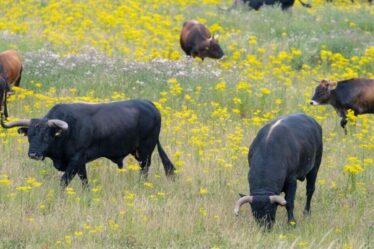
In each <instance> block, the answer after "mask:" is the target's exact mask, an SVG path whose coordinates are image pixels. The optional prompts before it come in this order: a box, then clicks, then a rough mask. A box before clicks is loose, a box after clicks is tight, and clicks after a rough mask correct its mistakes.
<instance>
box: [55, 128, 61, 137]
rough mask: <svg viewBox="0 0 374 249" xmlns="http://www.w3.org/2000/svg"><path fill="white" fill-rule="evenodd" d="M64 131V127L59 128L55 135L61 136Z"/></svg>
mask: <svg viewBox="0 0 374 249" xmlns="http://www.w3.org/2000/svg"><path fill="white" fill-rule="evenodd" d="M62 132H63V130H62V129H58V130H57V131H56V132H55V134H54V136H55V137H59V136H61V134H62Z"/></svg>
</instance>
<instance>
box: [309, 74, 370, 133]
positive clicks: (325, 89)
mask: <svg viewBox="0 0 374 249" xmlns="http://www.w3.org/2000/svg"><path fill="white" fill-rule="evenodd" d="M310 104H311V105H325V104H330V105H332V106H333V107H334V108H335V110H336V112H337V113H338V115H339V116H340V117H341V118H342V119H341V121H340V125H341V127H343V129H344V131H345V133H346V134H347V130H346V128H345V125H346V124H347V111H348V109H351V110H353V112H354V115H355V116H357V115H360V114H365V113H374V79H365V78H358V79H349V80H343V81H338V82H331V81H328V80H321V81H320V84H319V85H318V86H317V87H316V89H315V93H314V96H313V98H312V99H311V101H310Z"/></svg>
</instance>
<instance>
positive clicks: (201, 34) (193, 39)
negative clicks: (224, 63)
mask: <svg viewBox="0 0 374 249" xmlns="http://www.w3.org/2000/svg"><path fill="white" fill-rule="evenodd" d="M180 45H181V47H182V49H183V51H184V52H185V53H186V55H188V56H192V57H199V58H201V59H202V60H204V58H206V57H208V58H212V59H221V58H222V57H223V56H224V53H223V51H222V49H221V47H220V45H219V43H218V39H217V38H215V37H214V36H212V35H211V34H210V32H209V30H208V29H207V28H206V27H205V26H204V25H203V24H201V23H199V22H198V21H195V20H191V21H187V22H185V23H184V24H183V29H182V32H181V34H180Z"/></svg>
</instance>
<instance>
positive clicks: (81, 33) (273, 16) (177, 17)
mask: <svg viewBox="0 0 374 249" xmlns="http://www.w3.org/2000/svg"><path fill="white" fill-rule="evenodd" d="M230 2H231V0H225V1H223V0H222V1H220V0H188V1H185V0H176V1H169V0H127V1H115V0H113V1H104V0H99V1H91V0H87V1H73V0H62V1H36V0H25V1H12V0H0V51H3V50H5V49H9V48H14V49H17V50H18V51H20V52H21V53H22V55H23V57H24V71H23V76H22V81H21V87H20V88H15V89H14V90H15V94H14V95H13V96H11V98H10V103H9V112H10V115H11V116H10V118H9V119H10V120H15V119H21V118H32V117H42V116H43V115H45V114H46V112H47V111H48V110H49V109H50V108H51V107H52V106H53V105H54V104H56V103H68V102H77V101H86V102H104V101H117V100H123V99H130V98H142V99H150V100H152V101H153V102H154V103H155V104H156V105H157V107H158V108H159V109H160V111H161V113H162V118H163V120H162V130H161V143H162V144H163V147H164V149H165V151H166V152H167V154H168V155H169V157H170V158H171V160H172V161H173V162H174V164H175V166H176V168H177V178H176V181H175V182H172V181H168V180H167V179H166V178H165V176H164V172H163V167H162V164H161V162H160V159H159V157H158V154H157V152H156V151H155V153H154V156H153V164H152V166H151V168H150V174H149V178H148V180H147V181H144V180H140V179H139V167H138V165H137V163H136V162H135V160H134V159H133V158H131V157H128V158H127V159H126V163H125V165H126V166H125V167H124V169H122V170H119V169H117V167H116V165H114V164H113V163H111V162H110V161H109V160H104V159H100V160H97V161H94V162H92V163H90V164H89V165H88V167H87V169H88V174H89V176H88V177H89V180H90V183H91V189H90V190H89V191H85V190H83V189H82V187H81V185H80V182H79V179H74V180H73V182H72V184H71V185H70V186H69V187H68V188H67V189H66V190H65V191H61V189H60V186H59V178H60V176H61V173H60V172H58V171H57V170H56V169H55V168H54V167H53V165H52V162H51V161H50V160H48V159H46V160H45V161H43V162H40V161H32V160H31V159H29V158H28V157H27V150H28V142H27V138H25V137H22V136H21V135H19V134H17V131H16V129H11V130H4V129H1V130H0V155H1V162H0V217H1V218H0V248H215V249H217V248H344V249H353V248H373V247H374V239H373V237H374V232H373V230H374V208H373V207H374V199H373V194H374V168H373V167H374V134H373V132H374V116H373V115H364V116H359V117H357V118H356V117H354V116H353V115H352V114H350V115H349V123H348V135H344V131H343V129H341V128H340V126H339V118H338V116H337V115H336V113H335V111H334V110H333V108H332V107H330V106H318V107H313V106H310V105H309V100H310V98H311V96H312V94H313V91H314V88H315V86H316V84H317V83H315V82H314V79H322V78H329V79H331V80H341V79H348V78H352V77H371V78H374V6H369V5H368V4H367V1H364V0H362V1H356V3H354V4H352V3H351V2H350V1H349V0H345V1H334V3H332V4H327V3H325V1H324V0H313V1H312V2H311V3H312V5H313V8H312V9H305V8H303V7H301V5H300V4H299V3H296V4H295V6H294V8H293V9H292V10H291V11H289V12H282V11H281V10H280V9H279V8H270V7H268V8H263V9H261V11H257V12H255V11H251V12H248V11H247V10H246V9H244V8H238V9H237V10H233V11H231V12H223V11H220V10H218V9H217V5H221V6H223V5H226V6H227V5H229V4H230ZM188 19H197V20H199V21H201V22H203V23H204V24H206V25H207V26H208V27H209V28H210V29H211V31H212V32H213V33H215V34H219V35H220V36H219V41H220V44H221V46H222V48H223V50H224V51H225V53H226V58H225V59H224V60H221V61H213V60H209V59H206V60H205V61H204V62H201V61H200V60H198V59H196V60H193V61H188V60H187V59H186V58H185V56H184V54H183V52H182V50H181V49H180V47H179V32H180V30H181V27H182V24H183V22H184V21H185V20H188ZM296 112H305V113H307V114H309V115H311V116H312V117H314V118H315V119H316V120H317V121H318V122H319V123H320V124H321V126H322V128H323V134H324V135H323V139H324V155H323V160H322V164H321V168H320V171H319V176H318V179H317V189H316V192H315V194H314V197H313V200H312V216H311V217H303V215H302V210H303V207H304V204H305V199H306V198H305V183H304V182H299V184H298V185H299V186H298V191H297V196H296V200H295V215H296V219H297V222H298V223H297V226H296V227H290V226H289V225H288V224H287V222H286V220H287V218H286V210H285V209H283V208H278V213H277V223H276V225H275V227H274V229H273V230H272V231H271V232H263V231H262V230H261V229H260V228H259V227H258V226H257V224H256V223H255V221H254V219H253V217H252V215H251V213H250V209H249V207H248V206H247V207H246V208H242V211H241V214H240V216H239V217H235V216H234V214H233V206H234V203H235V201H236V200H237V198H238V193H239V192H244V193H247V192H248V181H247V173H248V161H247V153H248V146H249V144H250V143H251V141H252V139H253V138H254V136H255V134H256V132H257V131H258V130H259V129H260V128H261V127H262V126H263V125H264V124H265V123H266V122H268V121H269V120H271V119H273V118H275V117H277V116H279V115H284V114H289V113H296Z"/></svg>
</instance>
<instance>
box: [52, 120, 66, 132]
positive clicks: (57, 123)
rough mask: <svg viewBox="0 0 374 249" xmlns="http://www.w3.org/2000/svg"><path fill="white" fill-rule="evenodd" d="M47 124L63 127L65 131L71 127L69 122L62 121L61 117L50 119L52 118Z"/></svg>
mask: <svg viewBox="0 0 374 249" xmlns="http://www.w3.org/2000/svg"><path fill="white" fill-rule="evenodd" d="M47 124H48V126H49V127H58V128H61V129H63V130H65V131H66V130H67V129H68V128H69V125H68V123H66V122H65V121H62V120H60V119H50V120H48V122H47Z"/></svg>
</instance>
